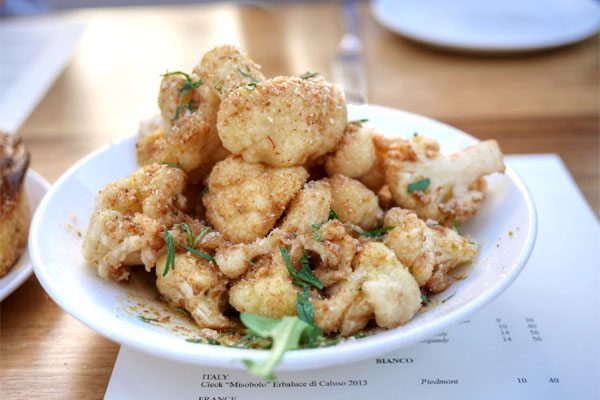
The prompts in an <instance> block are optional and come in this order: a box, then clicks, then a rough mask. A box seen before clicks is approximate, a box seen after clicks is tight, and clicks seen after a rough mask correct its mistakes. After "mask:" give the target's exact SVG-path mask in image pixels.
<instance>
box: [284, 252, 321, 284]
mask: <svg viewBox="0 0 600 400" xmlns="http://www.w3.org/2000/svg"><path fill="white" fill-rule="evenodd" d="M279 252H280V253H281V258H283V261H284V263H285V266H286V268H287V270H288V272H289V273H290V275H291V276H292V278H294V283H295V284H296V285H298V286H304V285H305V283H308V284H311V285H313V286H314V287H316V288H319V289H323V282H321V281H320V280H319V278H317V276H316V275H315V274H314V273H313V272H312V270H311V269H310V265H309V264H308V263H304V262H302V267H301V268H300V272H296V269H295V268H294V266H293V265H292V260H291V258H290V252H289V251H287V249H286V248H284V247H282V246H279ZM303 252H304V249H303ZM304 255H305V256H306V257H308V255H307V254H306V252H304Z"/></svg>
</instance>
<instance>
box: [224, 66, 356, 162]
mask: <svg viewBox="0 0 600 400" xmlns="http://www.w3.org/2000/svg"><path fill="white" fill-rule="evenodd" d="M346 121H347V114H346V103H345V101H344V95H343V93H342V92H341V91H340V90H339V89H338V88H337V87H335V86H333V85H330V84H328V83H325V82H321V81H310V80H303V79H299V78H293V77H281V76H280V77H276V78H273V79H269V80H267V81H264V82H261V83H259V84H257V86H256V87H255V88H254V89H253V90H248V89H247V88H244V87H241V88H238V89H236V90H234V91H232V93H231V94H230V95H229V97H228V98H226V99H225V100H224V101H223V102H222V103H221V108H220V109H219V114H218V121H217V127H218V130H219V136H220V137H221V140H222V142H223V146H225V148H226V149H227V150H229V151H231V152H232V153H233V154H241V155H242V157H243V158H244V160H246V161H248V162H251V163H258V162H261V163H265V164H268V165H271V166H274V167H289V166H292V165H302V164H305V163H307V162H310V161H311V160H314V159H317V158H318V157H320V156H322V155H324V154H326V153H329V152H331V151H333V150H334V149H335V147H336V146H337V144H338V142H339V141H340V139H341V138H342V136H343V134H344V128H345V127H346Z"/></svg>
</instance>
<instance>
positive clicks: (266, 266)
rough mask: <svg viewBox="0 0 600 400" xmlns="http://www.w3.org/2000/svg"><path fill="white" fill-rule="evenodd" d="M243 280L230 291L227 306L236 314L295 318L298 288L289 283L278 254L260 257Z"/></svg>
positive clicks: (277, 251)
mask: <svg viewBox="0 0 600 400" xmlns="http://www.w3.org/2000/svg"><path fill="white" fill-rule="evenodd" d="M256 265H257V266H256V267H254V268H252V269H251V270H250V271H249V272H248V273H246V275H244V277H243V278H242V279H240V280H238V281H237V282H235V283H234V284H232V285H231V288H230V289H229V303H230V304H231V305H232V306H233V307H234V308H235V309H236V310H237V311H239V312H245V313H252V314H259V315H263V316H266V317H271V318H281V317H283V316H286V315H297V314H298V311H297V310H296V294H297V293H298V291H299V290H298V287H297V286H295V285H294V284H293V282H292V279H291V276H290V273H289V271H288V270H287V267H286V266H285V262H284V261H283V258H282V257H281V254H279V250H274V251H272V252H271V253H270V254H269V255H268V256H264V257H261V258H260V259H258V260H257V262H256Z"/></svg>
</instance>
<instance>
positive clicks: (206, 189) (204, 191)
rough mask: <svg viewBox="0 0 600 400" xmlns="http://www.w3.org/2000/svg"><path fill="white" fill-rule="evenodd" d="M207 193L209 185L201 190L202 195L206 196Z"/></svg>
mask: <svg viewBox="0 0 600 400" xmlns="http://www.w3.org/2000/svg"><path fill="white" fill-rule="evenodd" d="M206 193H208V186H204V189H202V191H201V192H200V197H202V196H204V195H205V194H206Z"/></svg>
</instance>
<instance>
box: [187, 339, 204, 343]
mask: <svg viewBox="0 0 600 400" xmlns="http://www.w3.org/2000/svg"><path fill="white" fill-rule="evenodd" d="M185 341H186V342H190V343H204V340H202V339H185Z"/></svg>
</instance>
